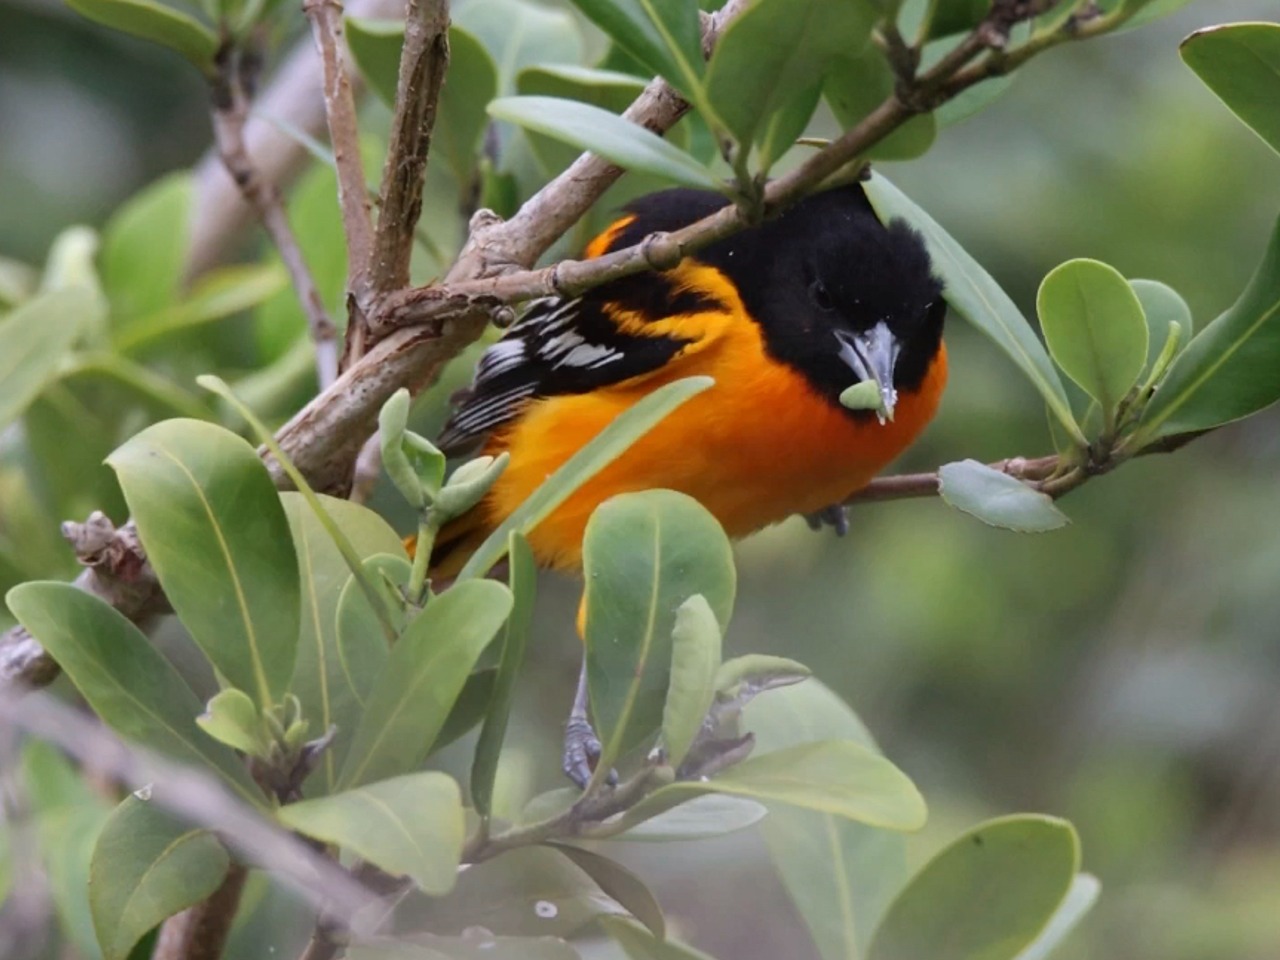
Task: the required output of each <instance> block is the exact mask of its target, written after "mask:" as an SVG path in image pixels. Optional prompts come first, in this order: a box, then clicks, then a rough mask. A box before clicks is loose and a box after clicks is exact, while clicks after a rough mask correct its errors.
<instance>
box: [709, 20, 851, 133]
mask: <svg viewBox="0 0 1280 960" xmlns="http://www.w3.org/2000/svg"><path fill="white" fill-rule="evenodd" d="M875 16H876V14H875V10H874V9H873V8H872V6H871V4H870V3H868V2H867V0H808V2H805V3H796V2H794V0H757V2H756V3H753V4H751V5H749V6H748V7H747V8H746V9H745V10H744V11H743V12H742V13H741V14H740V15H739V16H737V17H735V18H734V20H733V21H732V22H731V23H730V24H729V26H728V27H727V28H726V29H725V30H724V31H723V32H722V33H721V35H720V39H719V40H718V41H717V42H716V47H715V51H714V52H713V53H712V55H711V63H710V64H709V66H708V67H707V80H706V87H707V98H708V99H709V100H710V103H711V108H712V110H713V111H714V112H715V116H716V118H717V119H718V120H719V121H720V122H722V123H723V124H724V125H725V127H726V128H727V129H728V131H729V132H730V133H731V134H732V135H733V136H734V137H735V138H736V139H737V141H738V143H739V144H740V145H742V147H743V148H746V147H749V146H750V144H752V143H753V142H755V141H756V140H757V139H758V134H759V132H760V131H761V129H762V127H763V125H764V124H765V123H766V121H767V120H768V119H769V118H770V117H771V116H773V115H774V114H775V113H777V112H778V111H779V110H783V109H784V108H787V107H788V106H790V105H793V104H794V103H795V102H796V101H797V98H798V97H799V96H800V95H801V94H802V93H803V92H804V91H808V90H811V89H813V88H816V86H817V85H818V83H819V82H820V81H821V79H822V76H823V74H824V73H825V72H826V69H827V65H828V64H829V63H830V62H831V61H832V60H833V59H834V58H835V57H837V56H842V55H852V54H856V53H857V52H859V51H860V50H862V48H863V47H865V46H866V44H867V39H868V37H869V35H870V31H871V25H872V24H873V23H874V22H875ZM815 99H816V98H815ZM807 119H808V118H807V117H806V118H805V120H806V121H807ZM791 126H792V128H794V124H792V125H791ZM799 126H800V127H801V128H803V126H804V123H803V122H802V123H800V124H799Z"/></svg>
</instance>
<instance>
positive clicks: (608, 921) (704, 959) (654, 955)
mask: <svg viewBox="0 0 1280 960" xmlns="http://www.w3.org/2000/svg"><path fill="white" fill-rule="evenodd" d="M600 926H601V928H602V929H603V930H604V932H605V933H607V934H609V936H611V937H613V939H614V940H615V941H617V943H618V945H619V946H620V947H622V949H623V951H625V952H626V955H627V956H628V957H629V958H630V960H714V958H713V957H711V956H708V955H707V954H705V953H703V952H702V951H701V950H695V949H693V947H690V946H686V945H685V944H683V943H677V942H676V941H675V940H662V939H659V938H658V937H656V936H654V935H653V934H652V933H650V932H649V931H648V930H646V929H645V928H644V927H642V926H640V925H639V924H638V923H634V922H633V921H631V920H625V919H623V918H621V917H601V918H600Z"/></svg>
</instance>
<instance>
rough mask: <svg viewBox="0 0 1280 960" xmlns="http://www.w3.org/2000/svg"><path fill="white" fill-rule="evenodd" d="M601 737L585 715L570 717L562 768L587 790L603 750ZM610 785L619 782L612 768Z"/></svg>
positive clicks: (566, 725)
mask: <svg viewBox="0 0 1280 960" xmlns="http://www.w3.org/2000/svg"><path fill="white" fill-rule="evenodd" d="M603 749H604V748H603V747H602V746H601V745H600V738H599V737H597V736H596V732H595V730H593V729H592V728H591V723H590V721H588V720H587V719H586V718H584V717H570V718H569V722H568V723H566V724H565V727H564V757H563V760H562V763H561V768H562V769H563V770H564V772H565V776H567V777H568V778H569V779H570V780H572V781H573V782H574V783H576V784H577V785H578V788H579V789H581V790H585V789H586V788H587V784H588V783H590V782H591V778H592V777H593V776H594V775H595V772H596V766H597V764H599V762H600V754H601V753H602V752H603ZM607 782H608V784H609V786H614V785H615V784H617V782H618V773H617V771H616V770H610V771H609V776H608V780H607Z"/></svg>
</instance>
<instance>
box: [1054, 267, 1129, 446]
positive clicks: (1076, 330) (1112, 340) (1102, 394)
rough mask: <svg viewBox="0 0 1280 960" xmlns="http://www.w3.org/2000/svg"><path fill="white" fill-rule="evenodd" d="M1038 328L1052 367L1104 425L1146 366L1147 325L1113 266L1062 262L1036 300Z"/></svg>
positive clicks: (1124, 282)
mask: <svg viewBox="0 0 1280 960" xmlns="http://www.w3.org/2000/svg"><path fill="white" fill-rule="evenodd" d="M1036 309H1037V311H1038V313H1039V314H1040V328H1041V329H1042V330H1043V331H1044V338H1045V342H1046V343H1047V344H1048V346H1049V353H1050V354H1051V355H1052V356H1053V359H1054V360H1056V361H1057V363H1058V366H1059V367H1061V368H1062V369H1063V371H1064V372H1065V373H1066V374H1067V376H1069V377H1070V378H1071V379H1072V380H1074V381H1075V382H1076V384H1077V385H1079V387H1080V388H1081V389H1082V390H1084V392H1085V393H1087V394H1089V396H1091V397H1093V399H1095V400H1097V401H1098V403H1099V405H1100V406H1101V408H1102V412H1103V416H1104V418H1105V419H1106V423H1107V424H1108V426H1109V425H1110V424H1111V422H1112V419H1113V414H1114V412H1115V409H1116V406H1117V405H1118V404H1119V403H1120V401H1121V399H1123V397H1124V395H1125V394H1126V393H1128V392H1129V389H1130V388H1131V387H1132V386H1133V385H1134V384H1135V383H1136V382H1137V380H1138V376H1139V375H1140V374H1141V373H1142V368H1143V366H1144V365H1145V363H1146V361H1147V321H1146V317H1145V315H1144V314H1143V312H1142V304H1141V303H1140V302H1139V300H1138V297H1137V295H1136V294H1135V293H1134V292H1133V289H1132V288H1131V287H1130V286H1129V284H1128V283H1127V282H1126V281H1125V279H1124V277H1122V276H1121V275H1120V273H1119V271H1117V270H1116V269H1115V268H1114V267H1110V266H1108V265H1107V264H1105V263H1099V262H1098V261H1097V260H1068V261H1067V262H1066V263H1064V264H1061V265H1060V266H1058V267H1055V268H1054V269H1053V270H1051V271H1050V272H1049V274H1048V276H1046V277H1045V278H1044V281H1043V282H1042V283H1041V284H1040V291H1039V293H1038V294H1037V295H1036Z"/></svg>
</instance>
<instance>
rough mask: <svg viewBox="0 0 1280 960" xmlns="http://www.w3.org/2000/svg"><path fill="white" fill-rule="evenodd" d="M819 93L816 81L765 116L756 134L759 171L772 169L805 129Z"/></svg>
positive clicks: (819, 86)
mask: <svg viewBox="0 0 1280 960" xmlns="http://www.w3.org/2000/svg"><path fill="white" fill-rule="evenodd" d="M821 97H822V84H821V83H819V82H815V83H813V84H812V85H810V86H809V87H807V88H805V89H804V90H801V91H800V92H799V93H798V94H796V95H795V96H794V97H792V98H791V100H789V101H788V102H787V103H785V104H783V105H782V106H781V107H779V108H778V109H777V110H775V111H774V112H773V113H772V114H770V116H769V117H768V118H767V119H766V120H765V122H764V125H763V126H762V127H761V128H760V129H759V130H758V131H757V136H756V139H757V140H758V141H759V147H758V148H757V150H756V164H757V166H758V167H759V169H760V171H761V172H764V171H767V170H769V169H771V168H772V167H773V165H774V163H776V162H777V160H778V159H779V158H780V157H782V156H783V154H785V153H786V152H787V151H788V150H790V149H791V148H792V147H794V146H795V143H796V140H797V138H799V137H800V136H801V134H803V133H804V130H805V127H807V126H808V125H809V121H810V120H811V119H812V118H813V112H814V111H815V110H816V109H817V108H818V100H820V99H821Z"/></svg>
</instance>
